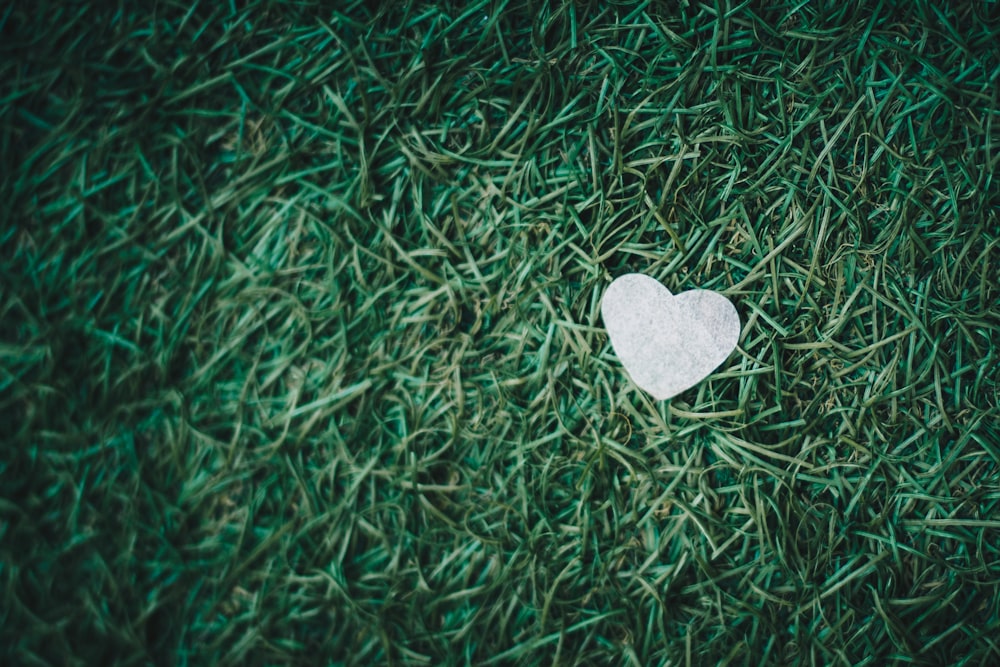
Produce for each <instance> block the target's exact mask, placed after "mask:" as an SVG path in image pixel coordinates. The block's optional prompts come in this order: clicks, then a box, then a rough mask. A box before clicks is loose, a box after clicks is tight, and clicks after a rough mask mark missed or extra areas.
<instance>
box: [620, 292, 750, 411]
mask: <svg viewBox="0 0 1000 667" xmlns="http://www.w3.org/2000/svg"><path fill="white" fill-rule="evenodd" d="M601 316H602V317H603V318H604V326H605V327H606V328H607V330H608V337H609V338H610V339H611V346H612V347H613V348H614V350H615V353H617V354H618V358H619V359H620V360H621V362H622V365H623V366H624V367H625V370H626V371H627V372H628V374H629V375H630V376H631V378H632V381H633V382H635V383H636V385H638V386H639V388H640V389H643V390H645V391H647V392H649V393H650V394H652V395H653V397H654V398H656V399H657V400H664V399H667V398H670V397H672V396H676V395H677V394H679V393H681V392H682V391H684V390H686V389H690V388H691V387H693V386H694V385H696V384H698V383H699V382H701V381H702V380H704V379H705V378H706V377H708V376H709V374H711V372H712V371H713V370H715V369H716V367H718V366H719V364H721V363H722V362H723V361H725V360H726V358H727V357H728V356H729V355H730V353H732V351H733V350H734V349H735V348H736V343H737V341H739V338H740V316H739V314H738V313H737V312H736V307H735V306H733V304H732V303H730V301H729V299H727V298H726V297H724V296H722V295H721V294H719V293H717V292H712V291H709V290H691V291H689V292H681V293H680V294H676V295H674V294H671V293H670V290H668V289H667V288H666V287H664V286H663V285H662V284H660V282H659V281H658V280H655V279H653V278H650V277H649V276H645V275H643V274H641V273H628V274H625V275H623V276H619V277H618V278H616V279H615V280H614V281H612V283H611V285H609V286H608V289H607V290H606V291H605V292H604V299H603V300H602V301H601Z"/></svg>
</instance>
